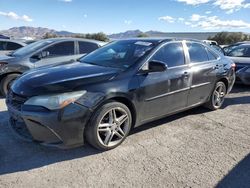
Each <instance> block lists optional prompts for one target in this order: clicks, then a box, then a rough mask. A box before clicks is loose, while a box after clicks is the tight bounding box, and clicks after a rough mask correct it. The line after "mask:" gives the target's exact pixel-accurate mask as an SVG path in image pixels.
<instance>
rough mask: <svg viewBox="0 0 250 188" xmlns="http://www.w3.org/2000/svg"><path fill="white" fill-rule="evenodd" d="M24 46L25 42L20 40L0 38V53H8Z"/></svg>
mask: <svg viewBox="0 0 250 188" xmlns="http://www.w3.org/2000/svg"><path fill="white" fill-rule="evenodd" d="M24 46H26V43H24V42H21V41H17V40H10V39H0V55H6V54H9V53H10V52H12V51H15V50H17V49H19V48H22V47H24Z"/></svg>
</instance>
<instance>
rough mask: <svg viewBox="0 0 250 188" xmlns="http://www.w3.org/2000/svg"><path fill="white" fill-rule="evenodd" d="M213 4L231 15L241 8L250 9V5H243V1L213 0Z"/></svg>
mask: <svg viewBox="0 0 250 188" xmlns="http://www.w3.org/2000/svg"><path fill="white" fill-rule="evenodd" d="M213 4H214V5H216V6H219V7H220V9H222V10H225V11H226V13H227V14H231V13H233V12H235V11H238V10H240V9H241V8H250V3H245V0H215V2H214V3H213Z"/></svg>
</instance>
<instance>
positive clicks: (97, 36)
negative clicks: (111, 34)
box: [43, 32, 109, 42]
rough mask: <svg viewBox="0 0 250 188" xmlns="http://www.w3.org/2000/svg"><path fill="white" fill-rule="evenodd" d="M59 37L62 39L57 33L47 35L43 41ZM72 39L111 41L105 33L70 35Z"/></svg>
mask: <svg viewBox="0 0 250 188" xmlns="http://www.w3.org/2000/svg"><path fill="white" fill-rule="evenodd" d="M57 37H62V36H59V35H57V34H56V33H45V35H44V36H43V39H48V38H57ZM70 37H74V38H84V39H94V40H99V41H104V42H107V41H109V38H108V37H107V35H106V34H105V33H103V32H99V33H91V34H90V33H88V34H75V35H70Z"/></svg>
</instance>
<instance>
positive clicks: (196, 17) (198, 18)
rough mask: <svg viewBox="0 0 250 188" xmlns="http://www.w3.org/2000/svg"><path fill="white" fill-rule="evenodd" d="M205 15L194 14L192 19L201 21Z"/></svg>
mask: <svg viewBox="0 0 250 188" xmlns="http://www.w3.org/2000/svg"><path fill="white" fill-rule="evenodd" d="M204 17H205V16H201V15H199V14H193V15H192V16H191V17H190V21H193V22H195V21H199V20H200V19H202V18H204Z"/></svg>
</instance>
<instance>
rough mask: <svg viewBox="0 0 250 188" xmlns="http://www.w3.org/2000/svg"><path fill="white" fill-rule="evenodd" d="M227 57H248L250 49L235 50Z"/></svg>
mask: <svg viewBox="0 0 250 188" xmlns="http://www.w3.org/2000/svg"><path fill="white" fill-rule="evenodd" d="M228 55H229V56H233V57H250V47H238V48H235V49H233V50H232V51H231V52H230V53H229V54H228Z"/></svg>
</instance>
